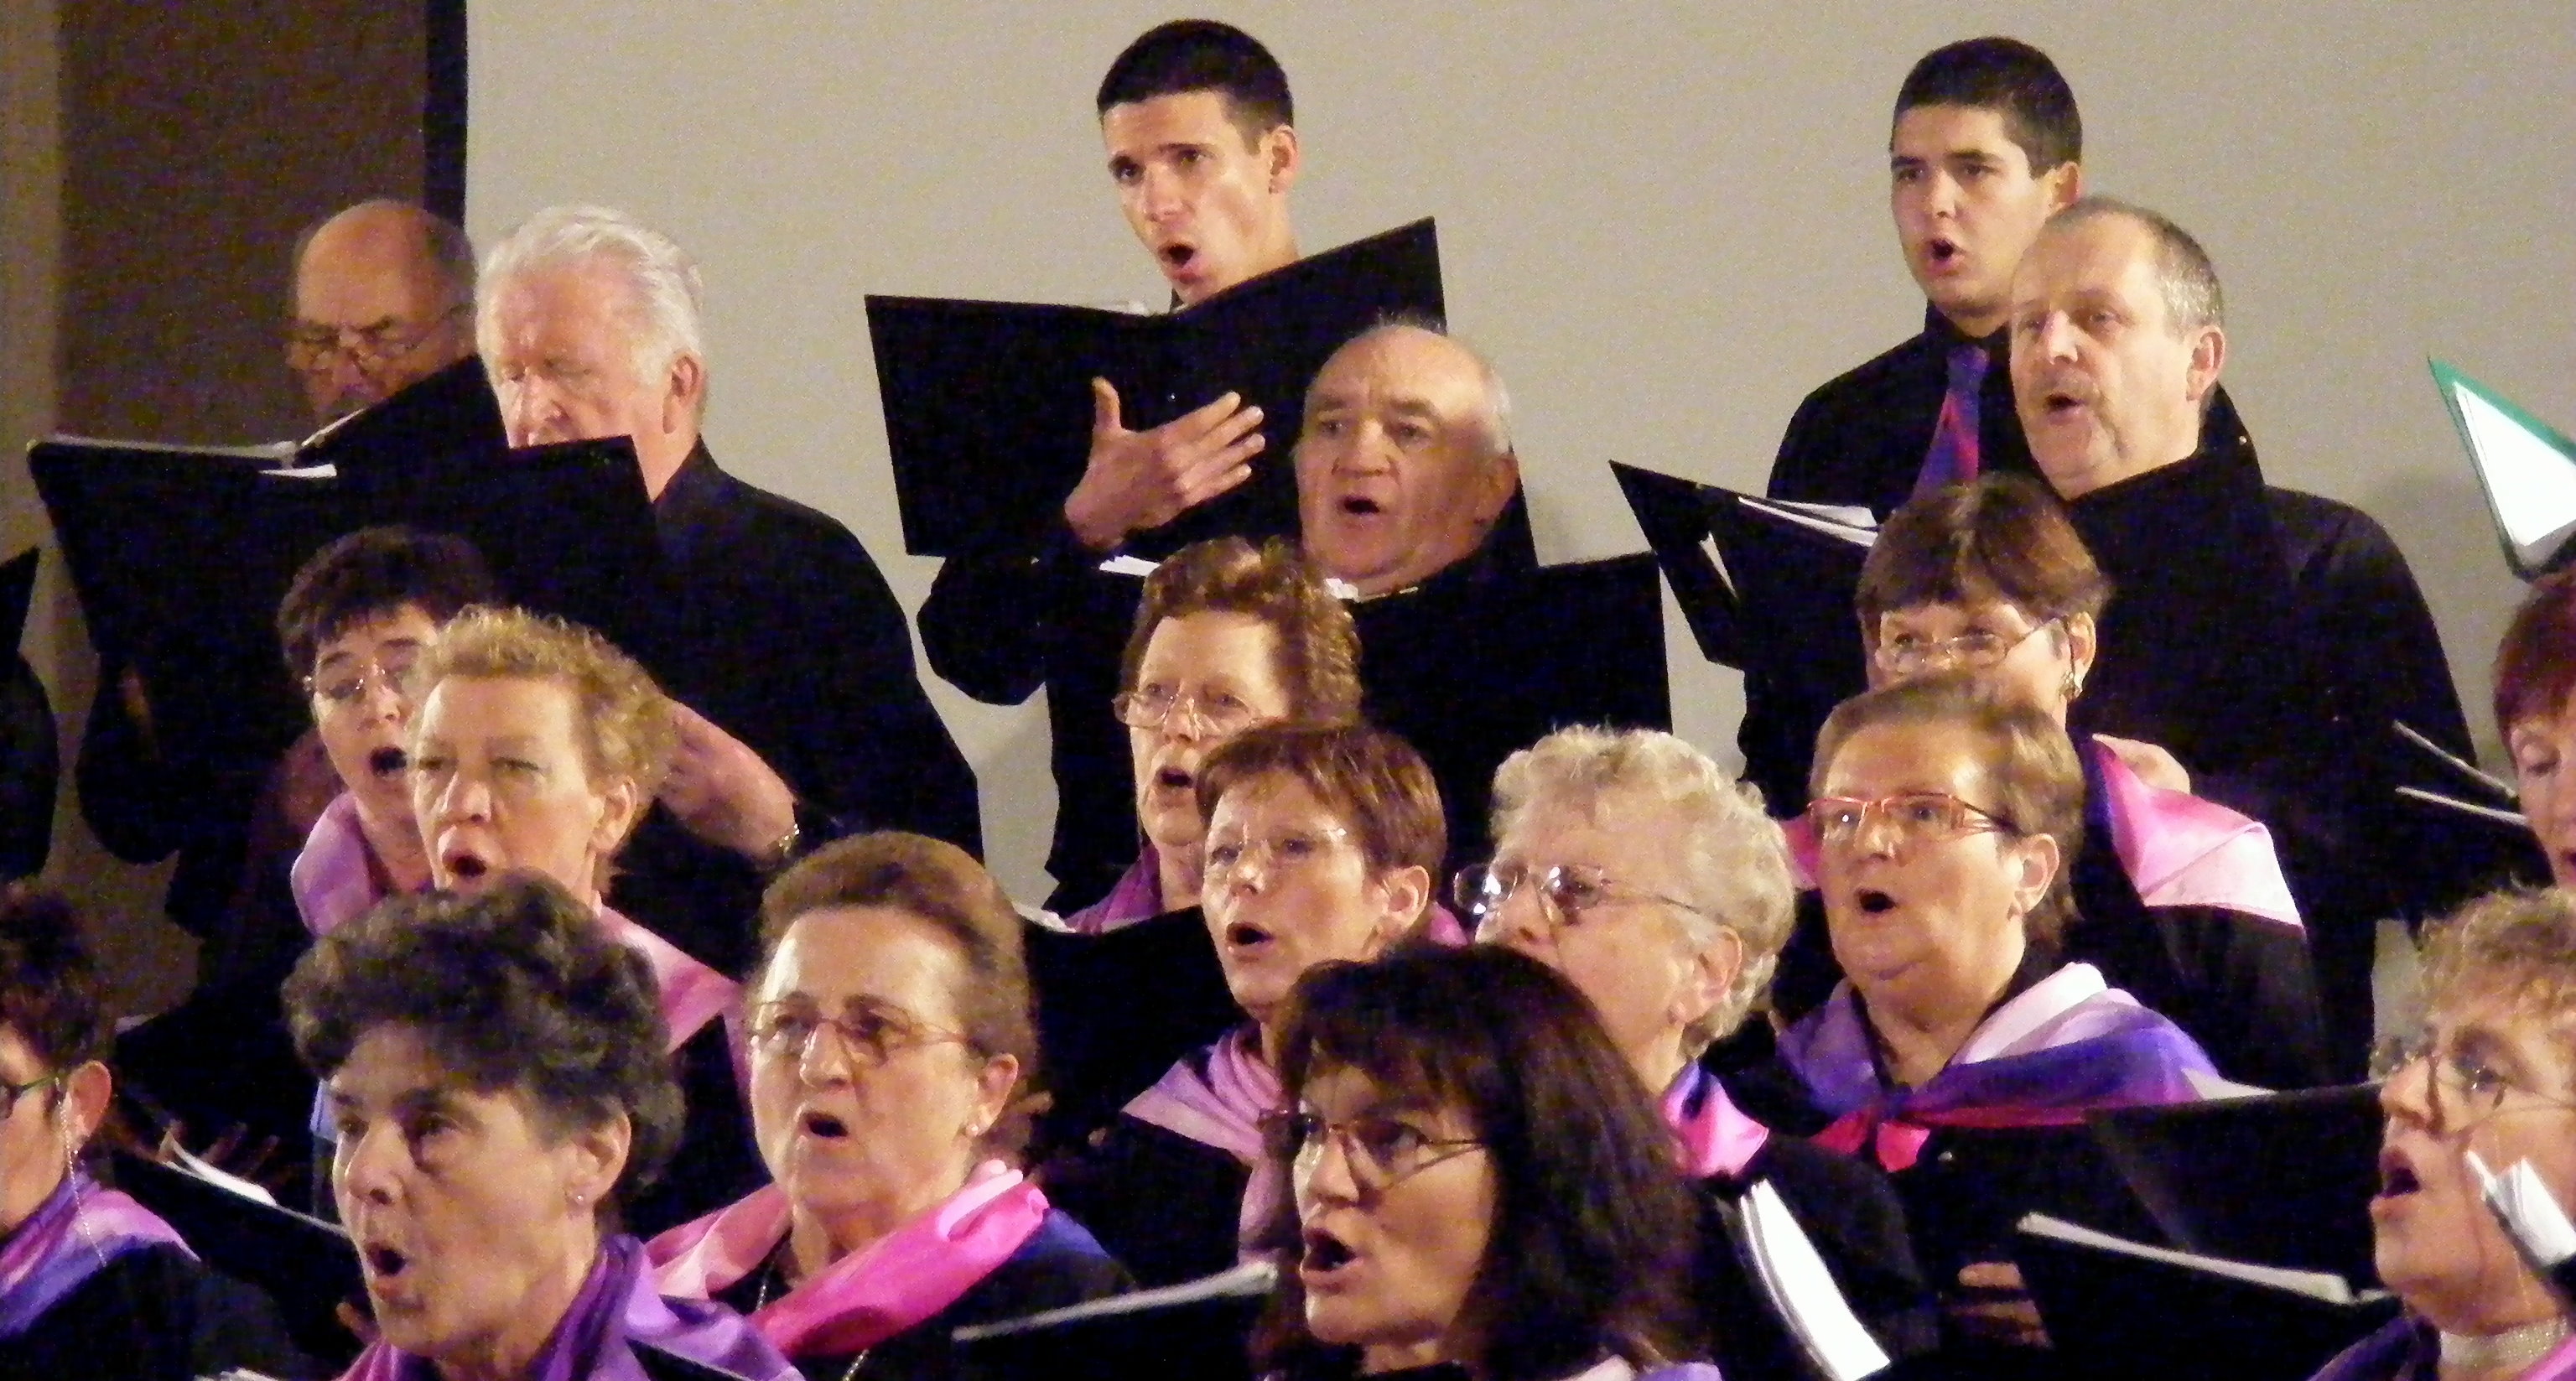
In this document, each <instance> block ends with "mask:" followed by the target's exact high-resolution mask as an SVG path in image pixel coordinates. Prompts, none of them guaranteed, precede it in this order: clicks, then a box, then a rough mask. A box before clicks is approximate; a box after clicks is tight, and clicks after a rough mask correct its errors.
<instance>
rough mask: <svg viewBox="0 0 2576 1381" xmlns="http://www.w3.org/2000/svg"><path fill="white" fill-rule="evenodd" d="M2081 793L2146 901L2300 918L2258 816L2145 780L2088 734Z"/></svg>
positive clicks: (2292, 921)
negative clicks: (2094, 805) (2104, 826)
mask: <svg viewBox="0 0 2576 1381" xmlns="http://www.w3.org/2000/svg"><path fill="white" fill-rule="evenodd" d="M2084 746H2085V747H2086V748H2087V749H2089V750H2091V751H2089V752H2087V753H2086V754H2085V765H2086V767H2087V768H2088V769H2089V770H2088V771H2087V772H2086V774H2085V776H2086V782H2085V785H2086V794H2087V796H2088V797H2089V798H2090V799H2091V800H2092V801H2093V802H2095V803H2097V805H2098V808H2099V809H2100V811H2101V817H2102V822H2103V823H2105V824H2107V825H2108V826H2109V827H2110V836H2111V847H2112V850H2113V852H2115V853H2117V854H2118V855H2119V858H2120V867H2121V870H2122V871H2124V872H2126V873H2127V874H2128V875H2129V883H2130V885H2131V886H2133V887H2135V888H2137V889H2138V900H2139V901H2141V902H2144V903H2145V904H2147V905H2148V906H2214V907H2219V908H2222V909H2225V910H2228V911H2239V912H2243V913H2244V914H2246V915H2249V916H2260V917H2262V918H2263V919H2265V920H2267V921H2278V922H2280V923H2281V924H2283V925H2286V926H2293V927H2296V926H2297V925H2298V924H2299V904H2298V903H2297V902H2296V901H2294V900H2292V899H2291V897H2290V882H2289V879H2288V878H2286V877H2283V876H2282V875H2281V859H2280V856H2279V855H2278V854H2277V853H2276V852H2274V850H2273V848H2272V832H2271V831H2270V830H2267V829H2265V828H2263V825H2262V823H2261V822H2260V821H2257V820H2253V819H2251V818H2249V817H2247V816H2243V815H2239V814H2237V813H2236V812H2235V811H2232V810H2229V809H2228V808H2227V807H2225V806H2222V805H2220V804H2219V803H2217V802H2216V801H2209V800H2203V799H2202V798H2200V797H2198V796H2194V795H2191V794H2190V793H2188V792H2182V791H2167V790H2165V789H2164V788H2163V787H2158V786H2149V785H2147V784H2146V783H2145V782H2144V781H2142V780H2140V779H2139V777H2138V774H2137V773H2135V772H2132V771H2130V770H2129V765H2128V764H2127V763H2125V762H2122V761H2120V758H2119V755H2118V754H2116V753H2114V752H2112V751H2111V750H2110V749H2109V748H2107V747H2104V746H2103V745H2102V744H2101V743H2100V742H2098V741H2090V740H2088V741H2087V742H2086V743H2085V745H2084Z"/></svg>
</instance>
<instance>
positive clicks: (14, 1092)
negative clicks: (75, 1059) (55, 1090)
mask: <svg viewBox="0 0 2576 1381" xmlns="http://www.w3.org/2000/svg"><path fill="white" fill-rule="evenodd" d="M62 1078H63V1076H62V1075H60V1074H47V1075H44V1076H42V1077H40V1078H35V1079H30V1080H28V1081H27V1082H25V1083H23V1084H13V1083H10V1082H8V1081H7V1080H5V1079H0V1093H5V1094H7V1095H8V1096H7V1097H6V1098H0V1122H5V1121H7V1120H8V1119H9V1118H12V1117H15V1116H16V1115H17V1113H18V1100H19V1099H21V1098H24V1097H26V1096H27V1095H28V1094H31V1093H34V1092H35V1091H36V1090H38V1089H40V1088H43V1087H45V1086H46V1085H48V1084H59V1083H61V1082H62Z"/></svg>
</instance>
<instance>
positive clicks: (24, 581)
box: [0, 547, 43, 651]
mask: <svg viewBox="0 0 2576 1381" xmlns="http://www.w3.org/2000/svg"><path fill="white" fill-rule="evenodd" d="M42 552H43V548H41V547H29V548H27V549H26V550H25V551H22V552H20V553H18V554H17V555H16V556H13V557H10V558H9V561H8V564H6V565H0V635H5V636H6V637H7V639H8V645H9V648H10V650H11V651H15V650H17V647H18V644H19V643H20V642H21V641H22V640H24V639H25V638H26V636H27V610H28V609H29V608H30V607H31V606H32V605H33V604H34V603H35V598H36V563H37V560H38V558H39V557H40V556H41V554H42Z"/></svg>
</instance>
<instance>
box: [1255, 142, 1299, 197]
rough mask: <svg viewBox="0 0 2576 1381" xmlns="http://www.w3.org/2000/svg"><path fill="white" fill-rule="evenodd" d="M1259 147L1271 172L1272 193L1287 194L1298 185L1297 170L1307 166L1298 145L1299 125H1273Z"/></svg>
mask: <svg viewBox="0 0 2576 1381" xmlns="http://www.w3.org/2000/svg"><path fill="white" fill-rule="evenodd" d="M1257 147H1258V152H1259V153H1260V154H1261V160H1262V162H1263V164H1264V165H1265V166H1266V167H1267V168H1268V170H1269V173H1270V194H1271V195H1272V196H1284V195H1286V194H1287V192H1288V189H1289V188H1291V187H1294V186H1296V185H1297V170H1298V169H1300V168H1303V167H1304V166H1306V160H1305V155H1304V153H1303V151H1302V150H1300V149H1299V148H1298V145H1297V127H1296V126H1295V125H1272V126H1271V127H1270V132H1269V133H1268V134H1265V135H1263V136H1261V143H1260V144H1259V145H1258V146H1257Z"/></svg>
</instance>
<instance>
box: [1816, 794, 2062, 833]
mask: <svg viewBox="0 0 2576 1381" xmlns="http://www.w3.org/2000/svg"><path fill="white" fill-rule="evenodd" d="M1873 815H1875V816H1877V817H1878V818H1879V820H1880V821H1881V822H1883V823H1884V824H1885V825H1886V826H1887V827H1888V828H1889V829H1891V830H1894V831H1895V832H1896V837H1897V838H1898V839H1900V840H1903V841H1905V842H1906V843H1909V844H1911V843H1921V842H1924V841H1927V840H1933V839H1948V838H1951V837H1953V836H1956V835H1962V834H1976V833H1981V832H1985V831H1993V832H1996V833H2001V834H2019V833H2021V831H2020V830H2019V829H2017V828H2015V827H2014V825H2013V823H2012V821H2010V820H2008V819H2006V818H2005V817H2003V816H2001V815H1998V814H1996V813H1995V812H1993V811H1991V810H1987V809H1986V808H1984V807H1983V806H1974V805H1970V804H1968V803H1967V802H1966V801H1962V800H1960V799H1959V798H1958V797H1956V796H1953V795H1951V794H1950V793H1948V792H1946V791H1912V792H1906V793H1903V794H1901V795H1896V796H1881V797H1879V798H1878V799H1877V800H1874V801H1864V800H1860V799H1858V798H1857V797H1852V796H1819V797H1817V798H1816V800H1815V802H1814V803H1813V804H1811V805H1809V806H1808V807H1807V821H1808V823H1809V825H1811V826H1812V827H1813V828H1814V829H1815V831H1816V838H1817V839H1818V840H1819V841H1821V842H1823V843H1826V844H1832V845H1838V846H1844V845H1849V844H1851V843H1852V842H1854V841H1855V840H1857V839H1859V838H1860V837H1861V836H1862V835H1863V834H1865V833H1867V832H1868V830H1869V818H1870V817H1871V816H1873Z"/></svg>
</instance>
